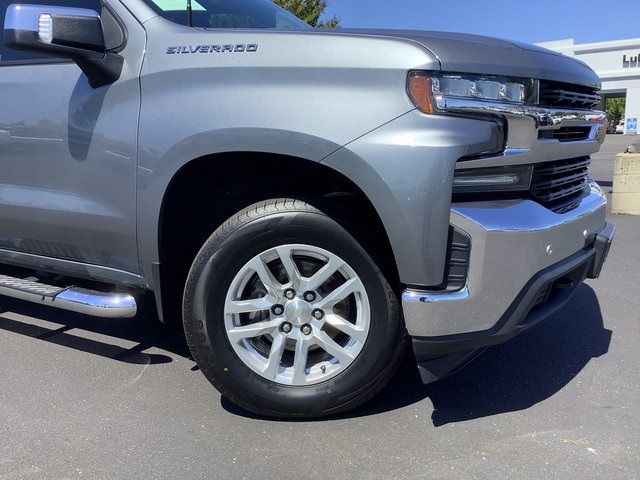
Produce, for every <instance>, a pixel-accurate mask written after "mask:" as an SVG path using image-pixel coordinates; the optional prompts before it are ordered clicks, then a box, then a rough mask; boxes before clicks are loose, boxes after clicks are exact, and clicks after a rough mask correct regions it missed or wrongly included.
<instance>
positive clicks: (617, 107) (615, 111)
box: [605, 97, 626, 126]
mask: <svg viewBox="0 0 640 480" xmlns="http://www.w3.org/2000/svg"><path fill="white" fill-rule="evenodd" d="M625 104H626V101H625V98H624V97H616V98H607V104H606V106H605V109H606V111H607V121H608V122H609V125H614V126H615V125H618V123H620V120H622V117H624V109H625Z"/></svg>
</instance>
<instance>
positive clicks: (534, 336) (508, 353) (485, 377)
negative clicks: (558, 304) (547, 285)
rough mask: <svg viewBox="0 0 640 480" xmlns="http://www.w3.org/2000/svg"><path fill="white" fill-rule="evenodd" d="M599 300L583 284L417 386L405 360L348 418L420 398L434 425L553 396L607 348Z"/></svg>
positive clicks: (607, 332)
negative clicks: (542, 315) (510, 334)
mask: <svg viewBox="0 0 640 480" xmlns="http://www.w3.org/2000/svg"><path fill="white" fill-rule="evenodd" d="M611 335H612V332H611V331H610V330H607V329H606V328H604V324H603V318H602V313H601V310H600V303H599V302H598V298H597V296H596V294H595V292H594V291H593V289H592V288H591V287H589V286H588V285H586V284H584V285H581V286H580V287H579V288H578V290H577V291H576V293H575V295H574V296H573V298H572V299H571V300H570V301H569V303H568V304H567V305H566V306H565V307H564V308H562V309H561V310H560V311H559V312H557V313H556V314H555V315H553V316H551V317H549V318H548V319H546V320H545V321H543V322H542V323H541V324H539V325H537V326H536V327H534V328H533V329H531V330H529V331H528V332H525V333H523V334H522V335H520V336H518V337H516V338H514V339H512V340H511V341H510V342H507V343H504V344H502V345H498V346H495V347H491V348H489V349H487V350H486V351H485V352H484V353H483V354H482V355H480V356H479V357H478V358H477V359H476V360H475V361H474V362H473V363H471V364H470V365H468V366H467V367H466V368H464V369H462V370H460V371H459V372H457V373H455V374H453V375H451V376H450V377H448V378H445V379H443V380H441V381H439V382H437V383H434V384H431V385H427V386H423V385H422V382H421V381H420V377H419V375H418V373H417V371H416V369H415V367H414V364H412V363H411V362H413V359H410V358H409V359H408V360H407V362H406V363H405V366H404V368H402V369H401V371H400V372H399V374H398V375H397V376H396V377H395V378H394V379H393V380H392V381H391V383H390V384H389V385H388V386H387V387H386V388H385V389H384V390H383V391H382V392H381V393H380V394H379V395H378V396H377V397H376V398H374V399H373V401H371V402H370V403H369V404H367V405H364V406H363V407H361V408H360V409H358V410H356V411H354V412H351V414H349V416H361V415H371V414H376V413H380V412H384V411H388V410H392V409H397V408H402V407H404V406H408V405H410V404H413V403H415V402H418V401H420V400H422V399H424V398H426V397H429V399H430V400H431V402H432V403H433V407H434V410H433V413H432V415H431V419H432V421H433V424H434V425H435V426H436V427H437V426H442V425H446V424H448V423H455V422H463V421H466V420H472V419H476V418H481V417H488V416H492V415H498V414H502V413H506V412H513V411H518V410H524V409H527V408H529V407H531V406H533V405H535V404H537V403H539V402H541V401H544V400H546V399H547V398H549V397H551V396H553V395H554V394H556V393H557V392H559V391H560V390H562V388H563V387H564V386H565V385H567V384H568V383H569V382H571V381H572V380H573V379H574V378H575V377H576V375H578V373H580V371H581V370H582V369H583V368H584V367H585V366H586V365H587V364H588V363H589V362H590V361H591V359H593V358H597V357H600V356H602V355H604V354H605V353H607V352H608V350H609V345H610V343H611Z"/></svg>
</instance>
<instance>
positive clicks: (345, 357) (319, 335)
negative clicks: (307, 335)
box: [315, 330, 354, 365]
mask: <svg viewBox="0 0 640 480" xmlns="http://www.w3.org/2000/svg"><path fill="white" fill-rule="evenodd" d="M315 339H316V344H317V345H318V346H319V347H320V348H322V349H323V350H324V351H325V352H327V353H328V354H329V355H331V356H333V357H335V358H336V359H337V360H338V361H339V362H340V363H341V364H342V365H348V364H349V363H351V362H352V361H353V358H354V357H353V355H351V353H350V352H349V351H347V350H346V349H344V348H342V347H341V346H340V345H338V344H337V343H336V342H335V341H334V340H333V339H332V338H331V337H330V336H329V335H327V334H326V332H323V331H321V330H320V331H317V332H315Z"/></svg>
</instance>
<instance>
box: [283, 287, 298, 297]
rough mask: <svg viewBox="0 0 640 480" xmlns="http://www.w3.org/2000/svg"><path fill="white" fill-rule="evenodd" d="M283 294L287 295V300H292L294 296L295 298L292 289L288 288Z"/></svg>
mask: <svg viewBox="0 0 640 480" xmlns="http://www.w3.org/2000/svg"><path fill="white" fill-rule="evenodd" d="M284 296H285V297H287V298H288V299H289V300H293V299H294V298H296V292H295V290H293V289H291V288H290V289H288V290H286V291H285V292H284Z"/></svg>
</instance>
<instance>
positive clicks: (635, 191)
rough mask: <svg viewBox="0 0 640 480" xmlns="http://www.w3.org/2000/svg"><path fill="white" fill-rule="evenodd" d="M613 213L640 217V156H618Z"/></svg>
mask: <svg viewBox="0 0 640 480" xmlns="http://www.w3.org/2000/svg"><path fill="white" fill-rule="evenodd" d="M611 211H612V212H613V213H626V214H629V215H640V154H637V153H621V154H619V155H616V158H615V161H614V165H613V197H612V200H611Z"/></svg>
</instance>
